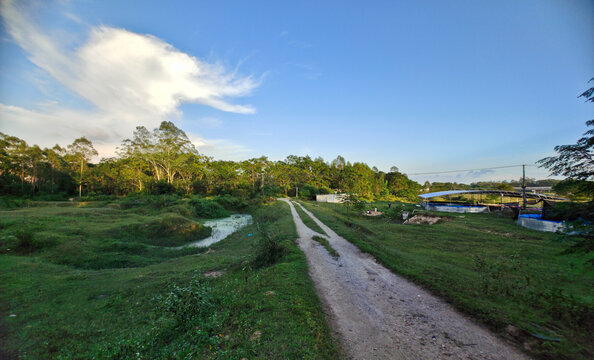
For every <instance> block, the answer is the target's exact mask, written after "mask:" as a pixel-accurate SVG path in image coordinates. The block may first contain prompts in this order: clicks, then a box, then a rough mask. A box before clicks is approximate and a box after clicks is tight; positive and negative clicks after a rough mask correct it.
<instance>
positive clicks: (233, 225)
mask: <svg viewBox="0 0 594 360" xmlns="http://www.w3.org/2000/svg"><path fill="white" fill-rule="evenodd" d="M252 222H253V220H252V215H248V214H235V215H231V216H229V217H226V218H222V219H215V220H208V221H205V222H204V226H208V227H210V228H212V234H211V235H210V236H209V237H207V238H205V239H201V240H198V241H195V242H193V243H189V244H187V245H184V246H182V247H186V246H193V247H206V246H210V245H212V244H214V243H216V242H219V241H221V240H223V239H224V238H226V237H227V236H229V235H231V234H233V233H234V232H236V231H237V230H239V229H241V228H243V227H246V226H248V225H250V224H251V223H252Z"/></svg>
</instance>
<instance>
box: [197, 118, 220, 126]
mask: <svg viewBox="0 0 594 360" xmlns="http://www.w3.org/2000/svg"><path fill="white" fill-rule="evenodd" d="M197 122H198V124H200V125H202V126H206V127H209V128H218V127H221V125H223V122H222V121H221V120H219V119H217V118H213V117H204V118H200V119H198V120H197Z"/></svg>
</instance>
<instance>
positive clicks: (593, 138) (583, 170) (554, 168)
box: [538, 78, 594, 180]
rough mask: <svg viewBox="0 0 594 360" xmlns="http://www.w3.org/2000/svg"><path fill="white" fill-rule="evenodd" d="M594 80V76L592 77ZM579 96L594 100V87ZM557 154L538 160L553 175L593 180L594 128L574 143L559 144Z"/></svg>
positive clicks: (556, 149) (593, 123) (593, 121)
mask: <svg viewBox="0 0 594 360" xmlns="http://www.w3.org/2000/svg"><path fill="white" fill-rule="evenodd" d="M590 81H594V78H592V79H590ZM579 97H584V98H585V99H586V102H594V87H591V88H589V89H588V90H586V91H584V92H583V93H582V94H581V95H579V96H578V98H579ZM586 126H594V119H593V120H589V121H587V122H586ZM555 151H556V152H557V153H558V154H559V155H557V156H549V157H546V158H544V159H541V160H539V161H538V163H539V164H540V167H545V168H547V169H549V171H550V172H551V173H552V174H553V175H563V176H566V177H568V178H571V179H576V180H592V179H593V178H594V159H593V155H594V129H590V130H588V131H586V132H585V133H584V136H583V137H582V138H581V139H579V140H578V141H577V143H575V144H573V145H557V146H555Z"/></svg>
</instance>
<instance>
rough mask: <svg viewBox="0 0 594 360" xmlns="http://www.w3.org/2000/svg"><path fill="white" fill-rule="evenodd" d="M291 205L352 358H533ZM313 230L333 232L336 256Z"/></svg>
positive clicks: (324, 296)
mask: <svg viewBox="0 0 594 360" xmlns="http://www.w3.org/2000/svg"><path fill="white" fill-rule="evenodd" d="M283 200H284V201H286V202H287V203H288V204H289V205H290V207H291V213H292V214H293V220H294V221H295V225H296V227H297V232H298V234H299V239H298V244H299V247H300V248H301V249H302V250H303V251H304V252H305V254H306V256H307V262H308V264H309V272H310V276H311V278H312V279H313V281H314V283H315V285H316V290H317V292H318V295H319V296H320V298H321V300H322V302H323V304H324V307H325V311H326V314H327V317H328V320H329V322H330V325H331V328H332V331H333V333H334V334H333V335H334V336H335V338H337V339H338V340H339V342H340V344H341V347H342V349H343V352H344V356H345V357H347V358H350V359H357V360H359V359H411V360H412V359H414V360H417V359H528V357H527V356H526V355H524V354H522V353H521V352H519V351H518V350H516V349H515V348H513V347H512V346H510V345H509V344H507V343H506V342H505V341H503V340H502V339H500V338H498V337H497V336H495V335H494V334H492V333H490V332H489V331H488V330H486V329H485V328H483V327H482V326H479V325H477V324H475V323H473V322H472V321H471V320H469V319H468V318H466V317H465V316H463V315H462V314H460V313H458V312H457V311H456V310H455V309H454V308H452V307H451V306H450V305H448V304H447V303H445V302H444V301H442V300H440V299H438V298H436V297H435V296H433V295H431V294H429V293H428V292H426V291H424V290H423V289H421V288H419V287H418V286H416V285H414V284H412V283H411V282H409V281H408V280H406V279H404V278H402V277H400V276H398V275H395V274H393V273H391V272H390V271H389V270H387V269H386V268H384V267H383V266H382V265H380V264H378V263H377V262H376V261H375V260H374V259H373V258H372V257H371V256H369V255H367V254H364V253H362V252H361V251H359V249H358V248H357V247H355V246H354V245H352V244H351V243H349V242H348V241H346V240H345V239H343V238H342V237H340V236H338V235H337V234H336V233H335V232H334V231H332V230H331V229H330V228H328V227H327V226H326V225H324V223H322V222H321V221H320V220H318V219H317V218H316V217H315V216H314V215H313V214H312V213H310V212H309V211H307V210H306V209H305V208H303V210H304V211H305V212H306V213H307V214H308V215H310V216H311V217H312V218H313V219H314V221H315V222H316V223H317V224H318V225H319V226H320V227H321V228H322V229H323V230H324V231H325V232H326V233H327V234H328V236H326V235H321V234H318V233H316V232H314V231H313V230H310V229H309V228H308V227H306V226H305V225H304V224H303V222H302V221H301V218H300V217H299V215H298V214H297V211H296V210H295V208H294V206H301V205H299V204H296V205H293V203H291V202H290V201H288V200H287V199H283ZM313 235H320V236H324V237H326V238H328V242H329V243H330V244H331V246H332V247H333V248H334V249H335V250H336V251H338V253H339V254H340V256H339V257H338V259H336V260H335V259H334V258H332V256H330V254H328V252H327V251H326V249H324V248H323V247H322V246H321V245H319V244H318V243H317V242H315V241H313V240H312V236H313Z"/></svg>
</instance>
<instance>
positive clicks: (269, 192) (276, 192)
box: [262, 185, 285, 196]
mask: <svg viewBox="0 0 594 360" xmlns="http://www.w3.org/2000/svg"><path fill="white" fill-rule="evenodd" d="M262 193H263V194H264V195H266V196H280V195H283V196H284V195H285V189H283V188H282V187H280V186H272V185H264V186H263V187H262Z"/></svg>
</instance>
